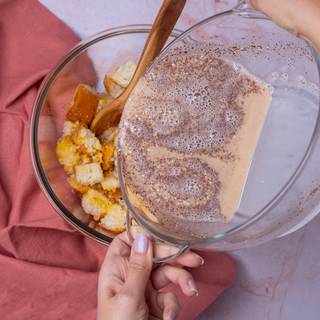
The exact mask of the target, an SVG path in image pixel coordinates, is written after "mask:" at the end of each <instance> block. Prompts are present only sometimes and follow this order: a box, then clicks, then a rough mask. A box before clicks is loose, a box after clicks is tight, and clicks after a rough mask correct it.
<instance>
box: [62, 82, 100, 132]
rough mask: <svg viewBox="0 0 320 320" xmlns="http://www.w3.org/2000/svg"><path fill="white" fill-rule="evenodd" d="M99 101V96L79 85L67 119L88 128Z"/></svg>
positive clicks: (83, 85) (87, 87) (88, 88)
mask: <svg viewBox="0 0 320 320" xmlns="http://www.w3.org/2000/svg"><path fill="white" fill-rule="evenodd" d="M99 100H100V97H99V95H98V94H97V93H96V92H95V91H93V90H92V89H91V88H90V87H89V86H87V85H85V84H79V85H78V87H77V88H76V91H75V93H74V95H73V99H72V102H71V106H70V109H69V111H68V113H67V119H68V120H70V121H73V122H75V121H79V122H80V123H83V124H85V125H87V126H89V125H90V123H91V122H92V120H93V117H94V115H95V114H96V109H97V107H98V104H99Z"/></svg>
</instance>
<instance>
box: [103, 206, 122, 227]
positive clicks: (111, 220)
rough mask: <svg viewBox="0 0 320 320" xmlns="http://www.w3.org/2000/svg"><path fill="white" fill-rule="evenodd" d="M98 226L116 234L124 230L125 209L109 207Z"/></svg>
mask: <svg viewBox="0 0 320 320" xmlns="http://www.w3.org/2000/svg"><path fill="white" fill-rule="evenodd" d="M100 226H102V227H103V228H106V229H107V230H110V231H113V232H116V233H120V232H123V231H124V230H126V211H125V209H124V208H123V207H121V206H120V205H119V204H112V205H111V206H109V207H108V209H107V214H106V215H105V216H104V217H103V218H102V219H101V220H100Z"/></svg>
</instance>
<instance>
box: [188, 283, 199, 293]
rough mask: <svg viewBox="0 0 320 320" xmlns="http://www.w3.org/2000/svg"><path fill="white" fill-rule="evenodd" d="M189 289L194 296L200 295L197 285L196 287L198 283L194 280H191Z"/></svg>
mask: <svg viewBox="0 0 320 320" xmlns="http://www.w3.org/2000/svg"><path fill="white" fill-rule="evenodd" d="M189 288H190V290H191V291H193V292H194V294H195V295H196V296H198V295H199V292H198V288H197V285H196V283H195V282H194V280H193V279H190V280H189Z"/></svg>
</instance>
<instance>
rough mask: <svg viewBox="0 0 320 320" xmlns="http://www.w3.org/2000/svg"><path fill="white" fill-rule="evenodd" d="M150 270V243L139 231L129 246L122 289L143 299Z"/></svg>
mask: <svg viewBox="0 0 320 320" xmlns="http://www.w3.org/2000/svg"><path fill="white" fill-rule="evenodd" d="M151 270H152V245H151V242H150V240H149V238H148V237H146V236H145V235H144V234H143V233H139V234H138V235H137V236H136V238H135V240H134V242H133V246H132V248H131V255H130V259H129V265H128V273H127V278H126V281H125V284H124V286H123V290H124V291H127V292H131V293H134V295H135V296H136V297H137V296H139V297H140V298H143V299H144V296H145V290H146V287H147V283H148V281H149V277H150V273H151Z"/></svg>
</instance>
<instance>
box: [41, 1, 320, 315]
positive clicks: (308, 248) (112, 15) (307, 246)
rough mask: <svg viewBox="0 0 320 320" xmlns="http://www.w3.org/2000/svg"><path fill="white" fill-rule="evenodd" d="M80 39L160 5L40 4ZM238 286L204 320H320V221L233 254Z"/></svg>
mask: <svg viewBox="0 0 320 320" xmlns="http://www.w3.org/2000/svg"><path fill="white" fill-rule="evenodd" d="M40 2H42V3H43V4H44V5H45V6H46V7H47V8H48V9H49V10H50V11H52V12H53V13H54V14H55V15H57V16H58V17H59V18H60V19H61V20H63V21H64V22H65V23H66V24H67V25H68V26H69V27H70V28H71V29H73V30H74V31H75V32H76V33H77V34H78V35H79V36H80V37H81V38H86V37H88V36H90V35H92V34H95V33H97V32H99V31H102V30H104V29H107V28H111V27H116V26H121V25H127V24H141V23H152V20H153V18H154V16H155V14H156V12H157V9H158V8H159V5H160V4H161V1H160V0H91V1H87V0H67V1H65V0H40ZM235 2H236V1H234V0H188V2H187V5H186V8H185V10H184V12H183V14H182V16H181V18H180V20H179V22H178V24H177V27H178V28H180V29H182V30H184V29H186V28H187V27H189V26H191V25H192V24H194V23H196V22H198V21H200V20H202V19H204V18H206V17H209V16H211V15H213V14H214V13H216V12H218V11H221V10H225V9H227V8H230V7H231V6H232V5H234V4H235ZM232 255H233V256H234V257H235V258H236V260H237V261H238V276H237V280H236V283H235V285H234V286H233V287H232V288H231V289H229V290H227V291H226V292H225V293H224V294H222V295H221V296H220V298H219V299H218V300H217V301H216V302H215V303H213V304H212V305H211V306H209V308H208V309H207V310H206V311H205V312H204V313H203V314H202V315H201V316H200V317H199V320H206V319H219V320H300V319H304V320H317V319H320V303H319V298H320V216H318V217H316V218H315V219H314V220H313V221H312V222H310V223H309V224H308V225H307V226H305V227H304V228H302V229H300V230H299V231H297V232H295V233H294V234H291V235H289V236H286V237H284V238H282V239H277V240H274V241H272V242H269V243H267V244H264V245H261V246H259V247H256V248H249V249H245V250H239V251H236V252H233V253H232Z"/></svg>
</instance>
